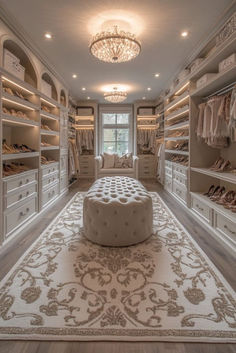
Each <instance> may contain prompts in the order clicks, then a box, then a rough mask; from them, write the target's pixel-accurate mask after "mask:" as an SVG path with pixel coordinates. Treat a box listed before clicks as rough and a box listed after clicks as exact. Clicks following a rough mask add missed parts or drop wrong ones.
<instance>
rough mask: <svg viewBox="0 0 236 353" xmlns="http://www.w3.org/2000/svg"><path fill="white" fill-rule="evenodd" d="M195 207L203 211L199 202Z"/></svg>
mask: <svg viewBox="0 0 236 353" xmlns="http://www.w3.org/2000/svg"><path fill="white" fill-rule="evenodd" d="M196 207H197V208H198V209H199V210H200V211H204V209H203V208H202V207H200V206H199V204H198V203H197V204H196Z"/></svg>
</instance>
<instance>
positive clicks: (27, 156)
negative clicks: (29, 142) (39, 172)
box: [2, 152, 39, 161]
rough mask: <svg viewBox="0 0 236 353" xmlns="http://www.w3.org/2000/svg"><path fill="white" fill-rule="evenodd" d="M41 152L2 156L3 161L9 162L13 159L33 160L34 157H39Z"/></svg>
mask: <svg viewBox="0 0 236 353" xmlns="http://www.w3.org/2000/svg"><path fill="white" fill-rule="evenodd" d="M38 156H39V152H25V153H9V154H8V153H6V154H2V160H3V161H8V160H12V159H23V158H32V157H38Z"/></svg>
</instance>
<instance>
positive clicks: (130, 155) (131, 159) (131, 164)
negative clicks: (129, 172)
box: [125, 153, 133, 168]
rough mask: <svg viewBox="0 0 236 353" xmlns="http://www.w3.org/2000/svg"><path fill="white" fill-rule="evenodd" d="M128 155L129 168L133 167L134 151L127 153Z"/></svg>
mask: <svg viewBox="0 0 236 353" xmlns="http://www.w3.org/2000/svg"><path fill="white" fill-rule="evenodd" d="M125 156H126V157H125V158H126V161H127V162H126V163H127V165H128V168H133V155H132V153H126V155H125Z"/></svg>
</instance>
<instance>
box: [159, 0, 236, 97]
mask: <svg viewBox="0 0 236 353" xmlns="http://www.w3.org/2000/svg"><path fill="white" fill-rule="evenodd" d="M235 11H236V0H232V1H231V3H230V4H229V5H228V6H227V7H226V8H225V10H224V11H223V12H222V13H221V14H220V16H218V19H217V20H216V22H215V24H214V25H212V30H211V31H210V32H209V34H208V35H204V36H203V37H202V38H201V39H200V40H199V42H198V44H197V45H196V47H195V49H194V50H193V51H192V52H191V53H190V54H189V55H188V56H187V57H186V59H185V61H184V62H182V63H181V65H179V67H178V69H177V70H176V72H175V74H174V75H172V76H171V78H169V79H168V80H167V81H166V84H165V86H164V88H163V89H162V90H161V91H160V93H159V96H160V95H161V94H162V93H164V91H165V90H166V89H168V88H169V87H170V85H171V83H172V82H173V79H175V78H176V77H177V76H178V74H179V73H180V71H181V70H183V69H184V68H185V67H187V66H189V65H190V64H191V62H192V61H193V60H194V59H195V58H196V57H197V56H198V55H199V53H200V52H201V51H202V50H203V49H204V48H205V47H206V46H207V44H209V43H210V41H211V40H212V39H213V38H214V37H215V36H216V34H217V32H218V31H219V30H220V28H221V27H222V26H223V25H224V24H225V22H226V21H227V20H228V19H229V18H230V16H232V14H233V13H234V12H235ZM159 96H158V97H159ZM158 97H157V99H158Z"/></svg>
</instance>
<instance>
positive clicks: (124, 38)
mask: <svg viewBox="0 0 236 353" xmlns="http://www.w3.org/2000/svg"><path fill="white" fill-rule="evenodd" d="M89 49H90V52H91V53H92V54H93V55H94V56H95V57H96V58H98V59H99V60H101V61H105V62H109V63H122V62H125V61H129V60H132V59H134V58H135V57H136V56H137V55H139V53H140V51H141V43H140V42H139V41H138V40H137V39H136V38H135V35H134V34H132V33H130V32H125V31H122V30H120V29H118V26H114V28H113V30H112V31H104V32H101V33H97V34H96V35H95V36H94V37H93V38H92V40H91V43H90V45H89Z"/></svg>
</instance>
